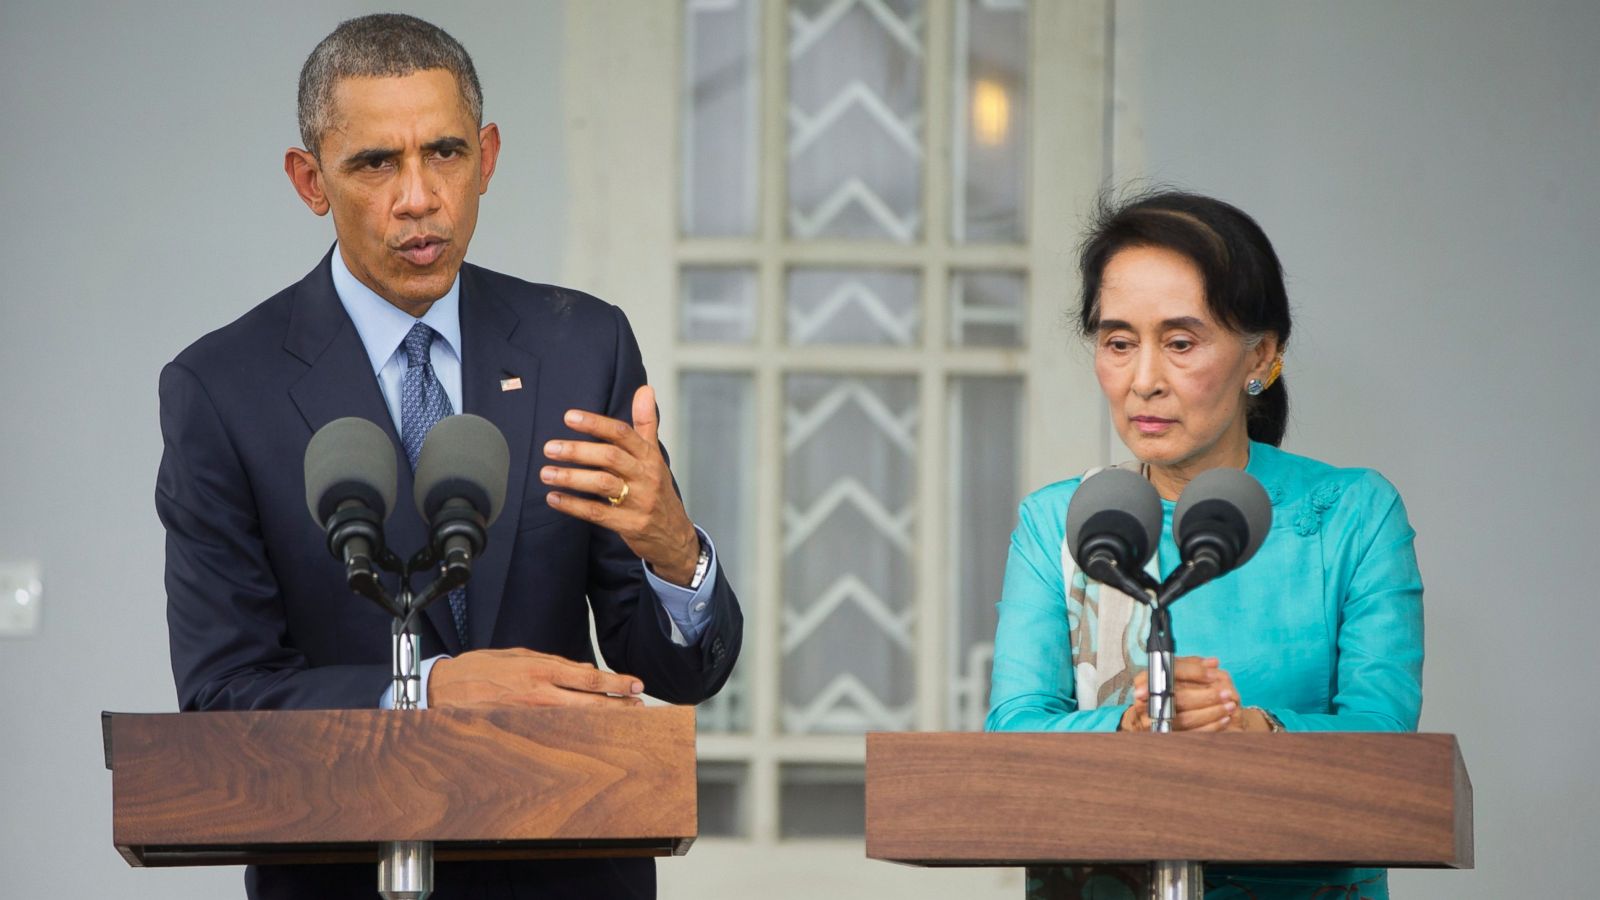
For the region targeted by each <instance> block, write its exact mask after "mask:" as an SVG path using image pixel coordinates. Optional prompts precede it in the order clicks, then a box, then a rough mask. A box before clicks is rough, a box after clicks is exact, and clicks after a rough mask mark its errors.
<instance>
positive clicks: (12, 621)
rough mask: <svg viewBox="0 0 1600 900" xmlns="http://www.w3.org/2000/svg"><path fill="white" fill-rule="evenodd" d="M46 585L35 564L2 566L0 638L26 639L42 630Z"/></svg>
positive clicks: (37, 565) (20, 563)
mask: <svg viewBox="0 0 1600 900" xmlns="http://www.w3.org/2000/svg"><path fill="white" fill-rule="evenodd" d="M43 593H44V584H43V580H42V576H41V575H40V572H39V564H38V563H37V562H33V561H31V560H30V561H25V562H0V637H25V636H27V635H30V634H34V633H37V632H38V630H39V598H40V596H41V595H42V594H43Z"/></svg>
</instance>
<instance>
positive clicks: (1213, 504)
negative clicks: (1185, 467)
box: [1172, 469, 1272, 568]
mask: <svg viewBox="0 0 1600 900" xmlns="http://www.w3.org/2000/svg"><path fill="white" fill-rule="evenodd" d="M1271 528H1272V500H1271V499H1270V498H1269V497H1267V492H1266V489H1265V488H1263V487H1262V486H1261V482H1259V481H1257V480H1255V478H1253V477H1251V476H1250V475H1249V474H1248V473H1246V472H1244V471H1242V470H1239V469H1208V470H1206V471H1204V472H1201V473H1200V474H1199V475H1196V476H1195V477H1194V480H1192V481H1190V482H1189V486H1188V487H1186V488H1184V489H1183V496H1181V497H1179V498H1178V506H1177V508H1176V509H1175V510H1173V513H1172V536H1173V537H1174V538H1176V539H1177V542H1178V546H1180V547H1181V546H1183V544H1184V538H1185V536H1186V535H1188V534H1190V533H1191V532H1193V531H1195V530H1196V529H1220V530H1225V531H1227V532H1228V533H1229V534H1231V535H1232V536H1233V538H1234V540H1235V542H1236V543H1237V544H1238V545H1239V547H1240V548H1241V549H1240V550H1239V557H1238V559H1236V560H1235V561H1234V563H1233V565H1234V567H1235V568H1237V567H1238V566H1242V565H1244V564H1245V562H1246V561H1248V560H1249V559H1250V557H1252V556H1254V555H1255V553H1256V551H1257V550H1259V549H1261V544H1262V542H1264V541H1265V540H1266V539H1267V531H1268V530H1269V529H1271Z"/></svg>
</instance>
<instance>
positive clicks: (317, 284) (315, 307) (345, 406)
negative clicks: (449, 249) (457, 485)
mask: <svg viewBox="0 0 1600 900" xmlns="http://www.w3.org/2000/svg"><path fill="white" fill-rule="evenodd" d="M331 260H332V251H330V252H329V254H328V256H325V257H323V259H322V264H321V265H319V266H318V267H317V268H316V269H315V270H313V271H312V273H311V274H310V275H307V276H306V278H305V279H304V280H303V281H301V282H300V284H299V285H298V287H297V288H296V294H295V300H294V309H293V311H292V312H291V313H290V318H289V331H288V337H287V338H286V339H285V341H284V349H285V350H287V351H288V352H290V353H292V354H294V355H295V356H296V357H298V358H299V359H300V360H301V361H303V362H305V363H306V364H307V365H308V366H309V367H310V368H309V369H307V370H306V373H305V374H304V375H303V376H301V377H300V380H298V381H296V382H295V383H294V384H293V385H291V386H290V388H289V397H290V399H292V400H293V401H294V404H295V406H296V407H298V408H299V410H300V414H301V415H302V416H304V417H305V420H306V424H307V425H309V426H311V430H312V432H313V433H315V432H316V431H317V429H319V428H321V427H322V426H324V425H326V424H328V423H329V422H332V421H333V420H334V419H339V418H343V417H345V416H356V417H359V418H362V419H366V420H368V421H370V422H372V423H374V424H376V425H378V426H380V427H382V428H383V431H384V433H385V434H387V435H388V436H389V440H390V442H391V443H392V444H393V446H394V450H395V454H396V457H397V458H396V469H397V471H398V473H399V478H398V480H397V484H396V492H395V503H394V505H395V508H394V509H392V510H390V511H389V518H388V520H387V521H386V522H385V523H384V527H383V530H384V539H385V540H386V542H387V543H388V545H389V547H390V549H392V550H394V552H395V554H396V555H398V556H399V557H400V558H401V559H402V560H404V559H406V558H407V557H409V556H410V555H411V554H412V553H413V552H415V551H416V550H417V549H419V548H421V547H422V546H423V544H424V543H425V542H426V541H427V529H426V528H425V527H424V526H423V522H422V517H421V516H420V515H418V514H417V511H416V506H415V505H414V504H413V502H412V499H411V488H412V481H411V464H410V462H408V461H407V460H406V458H405V454H404V453H402V452H401V451H400V436H399V435H398V434H396V433H395V428H394V419H393V418H392V417H391V416H390V415H389V407H388V404H387V403H385V402H384V399H383V390H382V389H381V388H379V387H378V379H377V377H376V376H375V375H374V374H373V372H372V364H371V362H370V361H369V359H368V356H367V352H366V349H365V347H363V346H362V344H361V336H360V335H359V334H357V333H356V327H355V324H354V323H352V322H351V321H350V317H349V316H348V315H347V314H346V313H345V311H344V306H343V304H341V303H340V302H339V296H338V294H336V293H335V292H334V290H333V276H332V275H331V274H330V272H331V268H330V266H331ZM420 586H421V585H418V587H420ZM354 600H355V598H354V597H352V598H351V601H352V602H354ZM427 618H428V619H430V620H431V621H432V622H433V625H434V629H435V630H436V631H437V632H438V636H439V637H440V639H441V641H442V643H443V644H444V646H445V647H447V648H449V651H450V652H451V653H460V652H461V642H460V640H459V639H457V637H456V629H455V624H454V623H453V622H452V621H451V619H450V604H449V603H448V602H446V601H444V600H440V601H439V602H437V603H435V604H433V606H431V607H429V608H428V610H427Z"/></svg>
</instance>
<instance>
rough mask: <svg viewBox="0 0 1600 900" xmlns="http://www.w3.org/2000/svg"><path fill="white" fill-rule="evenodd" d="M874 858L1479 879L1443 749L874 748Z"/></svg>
mask: <svg viewBox="0 0 1600 900" xmlns="http://www.w3.org/2000/svg"><path fill="white" fill-rule="evenodd" d="M867 855H868V856H869V857H872V858H874V859H884V860H892V861H895V862H901V863H909V864H913V865H923V866H1059V865H1063V864H1105V863H1112V864H1143V863H1149V862H1156V861H1191V862H1194V863H1205V864H1211V863H1226V864H1253V865H1272V866H1302V865H1323V866H1326V865H1352V866H1373V867H1391V868H1393V867H1402V868H1405V867H1410V868H1417V867H1439V868H1471V867H1472V783H1471V782H1470V781H1469V780H1468V778H1467V770H1466V767H1465V765H1463V763H1462V759H1461V751H1460V748H1459V747H1458V746H1457V744H1456V739H1455V737H1454V736H1452V735H1447V734H1352V733H1338V734H968V733H962V734H871V735H868V736H867Z"/></svg>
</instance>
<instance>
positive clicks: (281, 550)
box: [156, 15, 742, 900]
mask: <svg viewBox="0 0 1600 900" xmlns="http://www.w3.org/2000/svg"><path fill="white" fill-rule="evenodd" d="M300 124H301V134H302V138H303V140H304V141H305V144H306V148H304V149H298V148H297V149H291V150H289V151H288V153H287V154H286V157H285V170H286V172H287V173H288V175H289V178H290V181H291V182H292V183H293V185H294V187H295V190H296V192H297V193H298V194H299V196H300V197H301V199H302V200H304V201H305V203H306V205H307V206H308V207H309V208H310V209H311V210H312V211H313V212H314V213H316V214H317V215H319V216H320V215H324V214H327V213H329V212H331V213H332V214H333V221H334V230H335V232H336V234H337V238H338V242H337V244H336V245H335V246H334V248H333V249H332V250H331V251H330V252H329V254H328V255H327V256H326V257H325V258H324V259H323V260H322V262H321V263H320V264H319V265H318V266H317V267H316V268H315V269H314V270H313V271H312V272H311V273H310V274H309V275H307V276H306V277H305V278H304V279H303V280H302V281H300V282H299V283H298V284H296V285H293V286H291V287H289V288H287V289H286V290H284V291H282V292H280V293H279V294H277V295H276V296H274V297H272V298H270V299H268V300H267V301H266V302H264V303H262V304H261V305H259V306H257V307H256V308H255V309H253V310H251V311H250V312H248V313H246V314H245V315H244V316H243V317H242V318H240V319H239V320H237V321H235V322H233V323H232V324H230V325H228V326H226V327H224V328H222V329H220V330H218V331H216V332H213V333H211V334H209V335H207V336H205V337H204V338H201V339H200V340H199V341H197V342H195V344H193V345H192V346H190V347H189V348H188V349H186V350H185V351H184V352H183V353H181V354H179V356H178V357H177V359H175V360H174V361H173V362H172V363H171V364H169V365H168V366H167V367H166V369H165V370H164V371H163V372H162V375H161V427H162V434H163V438H164V441H165V450H164V453H163V456H162V461H161V469H160V473H159V476H158V480H157V489H156V507H157V511H158V512H159V514H160V516H161V520H162V522H163V524H164V525H165V526H166V529H167V574H166V581H167V596H168V612H167V617H168V626H169V632H170V639H171V649H172V666H173V674H174V678H175V680H176V682H177V688H178V697H179V702H180V704H181V706H182V707H183V708H184V709H186V710H211V709H290V708H351V707H374V706H379V705H385V704H387V702H388V700H389V695H388V692H387V691H386V688H387V686H388V684H389V680H390V641H389V623H388V622H387V621H386V618H385V614H384V613H383V612H382V611H380V610H378V609H377V608H376V607H375V606H374V605H373V604H371V603H370V602H367V601H365V600H361V599H359V598H357V597H355V596H354V595H352V594H351V593H350V592H349V591H348V590H347V589H346V588H345V586H344V583H343V568H342V566H341V565H340V563H339V562H338V561H337V560H335V559H333V558H332V556H331V555H330V554H329V553H328V550H327V547H326V544H325V539H324V535H323V533H322V531H321V529H320V528H319V527H318V526H317V524H316V523H315V522H313V521H312V519H311V517H310V516H309V515H308V513H307V510H306V507H305V494H304V490H305V486H304V477H303V473H302V469H301V459H302V457H303V455H304V453H305V448H306V445H307V443H308V442H309V440H310V438H311V435H312V434H313V433H314V432H315V431H316V430H317V429H318V428H320V427H322V426H323V425H325V424H327V423H328V422H329V421H331V420H333V419H336V418H339V417H343V416H360V417H363V418H366V419H369V420H371V421H373V422H375V423H377V424H379V425H381V426H382V427H383V428H384V429H385V430H386V431H387V432H388V433H389V435H390V437H391V438H392V439H393V440H394V442H395V445H396V447H397V453H399V452H400V450H399V448H404V451H405V455H406V457H408V458H412V457H414V453H415V449H416V447H417V446H418V445H420V442H421V439H422V437H423V436H424V434H425V432H426V429H427V428H428V427H430V426H431V424H432V423H433V422H434V421H437V419H438V417H439V416H440V415H441V414H448V413H449V412H453V411H458V410H459V411H464V412H470V413H475V414H477V415H481V416H484V417H486V418H488V419H489V420H490V421H492V422H494V423H495V424H496V425H497V426H498V427H499V428H500V429H501V431H503V432H504V433H505V436H506V440H507V442H508V444H509V445H510V449H511V469H510V477H509V481H508V487H507V493H506V503H505V510H504V512H503V513H502V514H501V516H500V518H499V520H498V521H497V522H495V523H494V525H493V527H492V528H491V529H490V531H489V539H488V545H487V548H486V550H485V552H484V553H483V554H482V555H481V556H480V557H479V558H478V559H477V560H476V561H475V564H474V567H473V577H472V581H471V583H470V585H469V586H468V589H467V591H466V592H465V596H464V597H460V596H457V597H453V598H452V603H445V602H443V601H441V602H438V603H435V604H434V605H433V606H431V607H430V608H429V610H428V612H427V614H426V618H427V621H426V623H424V624H423V625H422V628H421V631H422V634H421V641H422V653H423V656H424V657H425V658H426V660H427V661H426V663H425V667H424V674H425V680H424V693H423V699H424V701H425V703H427V704H428V705H431V706H435V707H446V706H524V705H542V704H579V703H582V704H608V705H615V706H628V705H637V704H639V703H640V702H641V700H640V698H639V695H640V694H642V693H644V692H649V693H650V694H651V695H652V696H655V697H658V698H661V699H663V700H667V701H671V702H675V703H696V702H699V701H700V700H703V699H705V698H707V697H709V696H711V695H712V694H714V693H715V692H716V691H717V690H718V689H719V688H720V687H721V686H722V684H723V683H724V682H725V681H726V680H727V678H728V674H729V671H730V670H731V668H732V666H733V662H734V660H735V658H736V657H737V656H738V652H739V646H740V635H741V628H742V618H741V615H740V611H739V605H738V600H737V599H736V598H735V596H734V594H733V591H732V589H731V588H730V587H729V585H728V584H727V582H726V580H725V579H724V578H723V576H722V574H721V572H720V570H719V569H718V566H717V564H716V560H715V551H714V548H713V547H712V546H711V544H710V541H709V539H708V538H707V536H706V535H705V534H704V533H703V532H700V531H699V530H698V529H697V528H696V527H695V526H694V525H693V524H692V522H691V521H690V519H689V517H688V515H687V513H686V512H685V510H684V508H683V504H682V502H681V500H680V499H679V496H678V494H677V491H676V487H675V485H674V483H673V480H672V475H671V472H670V470H669V469H668V465H667V460H666V457H665V454H664V453H663V451H662V449H661V447H660V444H659V442H658V441H657V439H656V431H657V411H656V407H655V401H654V395H653V393H652V391H651V389H650V388H649V387H648V386H646V385H645V372H644V367H643V363H642V361H641V360H640V355H639V350H638V346H637V344H636V343H635V341H634V338H633V334H632V332H631V331H630V329H629V327H628V323H627V320H626V319H625V318H624V316H623V315H622V313H621V312H620V311H619V310H618V309H616V308H615V307H613V306H610V305H609V304H606V303H603V302H601V301H599V300H597V299H595V298H593V297H589V296H586V295H584V294H581V293H578V292H575V291H568V290H564V289H561V288H555V287H551V286H547V285H536V284H529V283H526V282H522V281H519V280H517V279H514V278H511V277H508V276H505V275H500V274H497V273H494V272H490V271H487V270H484V269H480V268H478V267H476V266H472V265H470V264H465V263H464V258H465V256H466V251H467V244H468V242H469V241H470V240H471V238H472V234H473V229H474V227H475V225H476V220H477V204H478V198H479V196H481V195H482V194H483V193H484V192H485V191H486V190H487V189H488V185H489V181H490V178H491V177H492V176H493V174H494V168H495V161H496V157H497V155H498V152H499V148H500V136H499V131H498V129H497V128H496V127H495V125H493V124H492V123H491V124H488V125H484V124H482V94H481V89H480V88H479V85H478V80H477V75H476V74H475V72H474V71H473V68H472V63H471V60H470V58H468V56H467V54H466V52H465V50H463V49H462V48H461V47H460V45H459V44H457V43H456V42H455V41H454V39H452V38H450V37H449V35H447V34H445V33H444V32H443V31H440V30H439V29H437V28H435V27H434V26H431V25H428V24H427V23H424V22H421V21H420V20H417V19H413V18H411V17H407V16H391V15H383V16H368V17H365V18H362V19H356V20H351V21H350V22H346V23H344V24H343V25H341V26H340V27H339V28H338V29H337V30H335V31H334V32H333V33H332V34H330V35H329V36H328V37H327V38H326V39H324V41H323V42H322V43H321V44H319V45H318V47H317V49H316V50H315V51H313V53H312V55H311V57H310V58H309V59H308V60H307V62H306V65H305V68H304V70H303V71H302V73H301V82H300ZM408 461H414V460H411V459H401V460H400V465H399V470H400V484H399V496H400V497H401V498H407V497H409V496H410V495H411V475H412V473H411V466H410V465H408V464H407V462H408ZM397 505H399V506H400V507H401V508H400V509H397V510H396V511H395V512H394V514H393V515H392V517H391V518H390V519H389V521H388V523H387V526H386V528H387V537H388V541H389V543H390V544H391V545H392V546H394V547H395V548H397V549H398V550H399V551H400V552H402V553H403V554H404V553H409V552H410V551H411V550H412V549H415V548H418V547H421V546H422V545H423V543H424V541H425V530H424V525H423V523H422V521H421V519H420V517H418V516H417V515H416V514H415V512H414V511H413V510H412V509H410V508H409V505H407V504H405V503H404V501H403V500H402V501H401V503H399V504H397ZM585 598H587V600H588V605H587V607H586V606H585ZM589 610H592V611H593V614H594V621H595V629H596V634H597V636H598V639H599V643H600V647H601V650H602V652H603V653H604V656H605V659H606V661H607V663H609V664H610V665H611V666H612V667H613V668H614V669H615V670H616V674H613V673H607V672H602V671H600V670H598V669H596V668H595V666H594V665H593V663H594V657H593V652H592V649H591V643H590V640H589V628H588V614H587V613H588V611H589ZM246 884H247V888H248V891H249V894H250V896H252V897H263V898H265V897H274V898H276V897H283V898H289V897H294V898H299V900H304V898H314V897H330V898H331V897H339V898H344V897H371V896H373V895H374V884H375V877H374V868H373V867H372V866H311V867H286V866H278V867H259V868H252V869H251V870H250V871H249V872H248V873H247V875H246ZM437 884H438V891H437V892H436V894H435V896H436V897H438V898H451V897H504V898H511V897H519V898H520V897H574V898H576V897H613V896H620V897H632V896H641V897H650V896H654V893H655V873H654V867H653V864H652V863H651V862H650V861H649V860H585V861H572V862H542V863H531V862H521V863H494V864H487V863H486V864H454V865H452V864H440V865H439V866H438V867H437Z"/></svg>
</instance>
